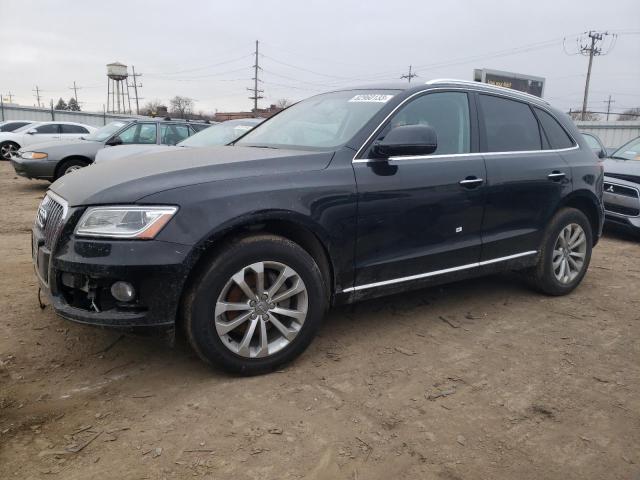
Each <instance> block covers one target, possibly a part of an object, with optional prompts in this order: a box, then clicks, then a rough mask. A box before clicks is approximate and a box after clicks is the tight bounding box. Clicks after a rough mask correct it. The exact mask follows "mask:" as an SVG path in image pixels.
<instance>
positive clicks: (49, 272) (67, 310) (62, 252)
mask: <svg viewBox="0 0 640 480" xmlns="http://www.w3.org/2000/svg"><path fill="white" fill-rule="evenodd" d="M32 235H33V237H32V253H33V259H34V266H35V269H36V274H37V277H38V279H39V281H40V286H41V289H42V290H43V291H44V292H46V293H47V295H48V297H49V298H50V300H51V304H52V306H53V308H54V310H55V312H56V313H57V314H58V315H60V316H61V317H63V318H66V319H68V320H72V321H75V322H80V323H85V324H91V325H99V326H104V327H120V328H128V327H172V326H173V325H174V324H175V321H176V316H177V314H178V307H179V303H180V296H181V294H182V290H183V287H184V283H185V281H186V278H187V275H188V272H189V268H188V266H187V264H188V261H189V260H188V259H189V253H190V250H191V248H190V247H189V246H186V245H181V244H174V243H168V242H162V241H157V240H146V241H140V240H137V241H136V240H97V239H80V238H76V237H74V236H73V234H72V233H71V234H66V235H65V233H64V232H63V233H62V235H61V236H60V238H59V239H58V241H57V242H56V245H55V246H54V248H53V250H54V252H53V253H52V252H50V251H48V250H47V248H46V246H45V242H44V239H43V237H42V233H41V232H40V231H39V230H38V229H37V228H34V229H33V231H32ZM115 282H127V283H129V284H131V285H132V286H133V287H134V289H135V295H134V297H133V298H132V299H131V300H129V301H119V300H117V299H116V298H114V297H113V295H112V293H111V286H112V285H113V284H114V283H115Z"/></svg>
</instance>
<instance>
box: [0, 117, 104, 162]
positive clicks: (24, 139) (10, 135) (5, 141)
mask: <svg viewBox="0 0 640 480" xmlns="http://www.w3.org/2000/svg"><path fill="white" fill-rule="evenodd" d="M95 130H96V129H95V128H94V127H90V126H88V125H83V124H82V123H73V122H34V123H30V124H29V125H25V126H24V127H22V128H18V129H17V130H14V131H13V132H0V157H2V158H3V159H5V160H10V159H11V155H13V154H14V153H15V152H17V151H18V150H19V149H20V148H22V147H25V146H27V145H33V144H34V143H42V142H48V141H51V140H70V139H72V138H80V137H84V136H86V135H89V134H90V133H91V132H93V131H95Z"/></svg>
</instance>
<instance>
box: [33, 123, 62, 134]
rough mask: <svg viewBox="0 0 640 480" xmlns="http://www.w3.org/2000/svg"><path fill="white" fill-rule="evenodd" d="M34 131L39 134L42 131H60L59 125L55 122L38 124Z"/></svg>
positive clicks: (42, 132)
mask: <svg viewBox="0 0 640 480" xmlns="http://www.w3.org/2000/svg"><path fill="white" fill-rule="evenodd" d="M36 132H37V133H40V134H44V133H60V125H58V124H57V123H50V124H48V125H40V126H39V127H36Z"/></svg>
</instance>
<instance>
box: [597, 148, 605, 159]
mask: <svg viewBox="0 0 640 480" xmlns="http://www.w3.org/2000/svg"><path fill="white" fill-rule="evenodd" d="M598 158H607V152H605V151H604V150H600V151H599V152H598Z"/></svg>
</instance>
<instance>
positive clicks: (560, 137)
mask: <svg viewBox="0 0 640 480" xmlns="http://www.w3.org/2000/svg"><path fill="white" fill-rule="evenodd" d="M533 109H534V110H535V111H536V115H537V116H538V119H539V120H540V125H542V131H543V132H544V134H545V136H546V137H547V140H548V141H549V145H550V147H551V148H553V149H560V148H571V147H573V145H574V143H573V140H571V137H569V135H568V134H567V132H565V131H564V128H562V126H561V125H560V124H559V123H558V121H557V120H556V119H555V118H553V117H552V116H551V115H550V114H548V113H547V112H545V111H544V110H542V109H540V108H536V107H533ZM593 141H595V139H593ZM596 143H597V142H596ZM591 148H598V149H599V148H600V146H599V145H596V146H595V147H591Z"/></svg>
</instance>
